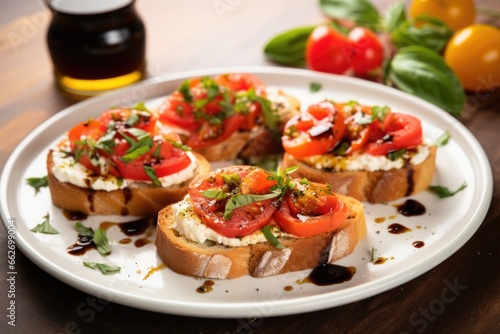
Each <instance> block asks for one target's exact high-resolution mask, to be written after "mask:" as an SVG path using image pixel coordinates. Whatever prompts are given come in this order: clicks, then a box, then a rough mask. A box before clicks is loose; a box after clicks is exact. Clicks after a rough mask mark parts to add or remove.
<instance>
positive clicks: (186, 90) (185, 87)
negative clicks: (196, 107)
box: [178, 80, 193, 102]
mask: <svg viewBox="0 0 500 334" xmlns="http://www.w3.org/2000/svg"><path fill="white" fill-rule="evenodd" d="M178 90H179V93H181V95H182V97H183V98H184V101H186V102H193V95H192V94H191V86H190V82H189V80H184V81H183V82H182V84H181V86H180V87H179V89H178Z"/></svg>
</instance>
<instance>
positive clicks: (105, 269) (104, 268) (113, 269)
mask: <svg viewBox="0 0 500 334" xmlns="http://www.w3.org/2000/svg"><path fill="white" fill-rule="evenodd" d="M83 265H84V266H85V267H89V268H91V269H99V271H100V272H101V273H103V274H104V275H110V274H116V273H119V272H120V270H121V268H120V267H118V266H111V265H109V264H105V263H97V262H83Z"/></svg>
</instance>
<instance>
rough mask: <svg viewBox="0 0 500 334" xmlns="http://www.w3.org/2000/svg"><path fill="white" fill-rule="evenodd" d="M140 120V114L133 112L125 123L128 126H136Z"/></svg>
mask: <svg viewBox="0 0 500 334" xmlns="http://www.w3.org/2000/svg"><path fill="white" fill-rule="evenodd" d="M139 120H140V117H139V114H138V113H132V114H131V115H130V117H129V118H128V119H127V120H126V121H125V124H126V125H128V126H134V125H136V124H137V123H138V122H139Z"/></svg>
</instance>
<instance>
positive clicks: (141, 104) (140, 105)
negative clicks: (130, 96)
mask: <svg viewBox="0 0 500 334" xmlns="http://www.w3.org/2000/svg"><path fill="white" fill-rule="evenodd" d="M132 109H134V110H139V111H145V112H148V113H151V111H150V110H149V109H148V108H147V107H146V104H145V103H144V102H138V103H137V104H136V105H135V106H134V107H133V108H132Z"/></svg>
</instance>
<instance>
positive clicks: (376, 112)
mask: <svg viewBox="0 0 500 334" xmlns="http://www.w3.org/2000/svg"><path fill="white" fill-rule="evenodd" d="M389 111H391V110H390V108H389V107H388V106H373V108H372V115H373V117H374V119H373V120H375V119H378V120H379V121H381V122H383V121H384V119H385V117H386V116H387V114H388V113H389Z"/></svg>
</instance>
